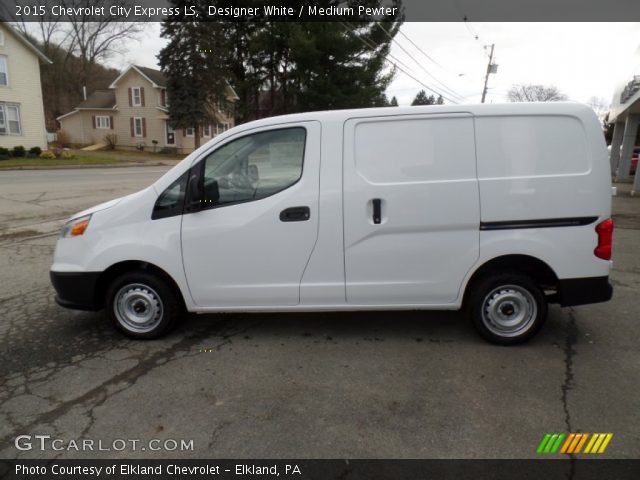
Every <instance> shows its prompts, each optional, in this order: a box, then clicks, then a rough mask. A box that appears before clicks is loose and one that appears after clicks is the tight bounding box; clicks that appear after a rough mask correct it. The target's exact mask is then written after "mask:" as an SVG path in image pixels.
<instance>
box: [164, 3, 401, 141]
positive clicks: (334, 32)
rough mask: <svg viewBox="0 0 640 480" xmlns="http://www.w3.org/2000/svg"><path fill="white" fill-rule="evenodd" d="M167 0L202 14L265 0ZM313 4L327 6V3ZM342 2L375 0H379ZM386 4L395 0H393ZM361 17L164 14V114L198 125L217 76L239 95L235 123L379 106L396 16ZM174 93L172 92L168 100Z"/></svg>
mask: <svg viewBox="0 0 640 480" xmlns="http://www.w3.org/2000/svg"><path fill="white" fill-rule="evenodd" d="M170 2H171V6H174V7H179V8H182V7H183V6H184V5H185V4H189V5H195V6H196V8H197V9H198V10H199V11H200V12H201V13H200V18H206V15H205V13H206V12H205V9H208V6H209V5H215V6H217V7H222V6H229V5H231V4H232V3H233V6H254V7H255V6H261V5H263V4H264V3H266V0H265V1H263V0H236V1H234V2H230V1H229V0H191V1H188V0H170ZM315 3H316V4H317V6H319V7H327V6H329V5H333V3H334V2H333V0H317V1H316V2H315ZM347 3H348V4H351V5H352V6H357V5H361V4H362V5H365V6H374V5H378V3H379V0H349V1H348V2H347ZM281 4H283V5H288V6H293V7H295V8H296V10H297V9H298V8H299V5H300V3H299V0H284V1H283V2H281ZM393 4H394V5H396V6H398V7H400V6H401V5H400V0H393ZM400 10H401V9H400ZM190 18H193V17H190ZM178 20H181V19H178ZM187 20H188V19H187ZM361 20H362V21H361ZM363 20H365V19H361V18H354V19H349V21H348V22H347V21H345V22H273V21H262V22H240V21H234V22H231V21H216V22H210V23H204V22H201V23H199V22H194V21H188V23H184V22H179V21H177V20H175V19H171V18H170V19H168V20H167V21H165V22H164V23H163V30H162V35H163V36H165V37H167V38H169V39H170V43H169V44H168V45H167V47H165V48H164V49H163V51H162V52H161V54H160V62H161V66H162V69H163V71H164V72H165V74H166V75H167V78H168V81H169V85H168V90H169V92H168V93H169V97H170V99H171V101H170V102H169V105H170V112H169V113H170V116H171V118H172V119H173V120H174V121H175V122H176V126H178V127H182V128H185V125H189V126H192V125H193V124H196V123H197V124H201V123H202V122H203V121H204V120H205V119H206V116H207V115H206V112H204V111H202V109H203V105H206V102H204V101H203V100H204V99H205V98H204V97H207V96H212V95H213V96H221V95H222V92H223V90H222V87H221V85H220V81H221V80H223V79H226V80H228V81H229V82H230V83H231V85H232V86H233V88H234V90H235V91H236V93H237V94H238V96H239V100H238V102H237V103H236V105H235V114H236V121H237V123H241V122H243V121H248V120H252V119H254V118H258V117H264V116H270V115H277V114H283V113H294V112H300V111H309V110H328V109H337V108H357V107H373V106H384V105H386V104H387V99H386V96H385V95H384V91H385V89H386V88H387V86H388V84H389V83H390V82H391V79H392V78H393V75H394V74H395V70H394V69H390V68H388V65H387V64H386V63H385V61H386V57H387V55H388V53H389V50H390V47H391V42H392V39H393V37H394V36H395V35H396V33H397V32H398V29H399V28H400V25H401V23H402V17H401V15H397V16H396V17H385V18H381V19H380V20H384V21H376V22H368V21H363ZM201 47H204V48H206V49H207V54H206V55H202V54H201V53H199V48H201ZM174 96H178V103H177V104H176V105H175V106H174V105H173V103H174V100H173V98H174ZM172 107H173V108H172Z"/></svg>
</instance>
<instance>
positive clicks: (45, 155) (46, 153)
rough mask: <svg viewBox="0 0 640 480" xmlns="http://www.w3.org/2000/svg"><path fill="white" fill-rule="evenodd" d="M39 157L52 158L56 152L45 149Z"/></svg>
mask: <svg viewBox="0 0 640 480" xmlns="http://www.w3.org/2000/svg"><path fill="white" fill-rule="evenodd" d="M40 158H46V159H47V160H53V159H54V158H56V154H55V153H53V152H52V151H51V150H45V151H44V152H42V153H41V154H40Z"/></svg>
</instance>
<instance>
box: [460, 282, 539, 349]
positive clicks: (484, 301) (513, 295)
mask: <svg viewBox="0 0 640 480" xmlns="http://www.w3.org/2000/svg"><path fill="white" fill-rule="evenodd" d="M471 288H472V291H471V293H470V296H469V305H468V306H469V308H470V315H471V320H472V321H473V324H474V326H475V328H476V329H477V330H478V332H479V333H480V335H482V336H483V337H484V338H485V339H486V340H488V341H490V342H492V343H497V344H501V345H513V344H516V343H522V342H524V341H526V340H528V339H529V338H530V337H532V336H533V335H534V334H535V333H536V332H537V331H538V330H539V329H540V327H542V325H543V323H544V322H545V320H546V318H547V301H546V299H545V296H544V293H543V292H542V290H541V289H540V287H538V285H537V284H536V283H535V282H534V281H533V280H532V279H531V278H530V277H528V276H526V275H522V274H519V273H515V272H514V273H493V274H489V275H487V276H485V277H483V278H482V279H480V280H479V281H477V282H475V284H474V285H472V286H471Z"/></svg>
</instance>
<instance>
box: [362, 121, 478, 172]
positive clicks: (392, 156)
mask: <svg viewBox="0 0 640 480" xmlns="http://www.w3.org/2000/svg"><path fill="white" fill-rule="evenodd" d="M354 151H355V155H354V158H355V163H356V170H357V171H358V173H359V174H360V175H361V176H362V177H364V178H365V179H366V180H368V181H369V182H370V183H376V184H385V183H411V182H428V181H439V180H449V179H465V178H475V175H476V171H475V143H474V138H473V120H472V119H471V118H469V117H438V116H433V117H430V118H424V117H423V118H413V119H403V120H398V119H379V120H369V121H363V122H361V123H358V124H357V125H356V127H355V150H354Z"/></svg>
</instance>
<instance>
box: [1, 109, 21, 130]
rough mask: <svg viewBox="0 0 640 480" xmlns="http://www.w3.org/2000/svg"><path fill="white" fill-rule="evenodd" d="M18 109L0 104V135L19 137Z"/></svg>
mask: <svg viewBox="0 0 640 480" xmlns="http://www.w3.org/2000/svg"><path fill="white" fill-rule="evenodd" d="M21 133H22V125H20V107H19V106H18V105H6V104H0V135H20V134H21Z"/></svg>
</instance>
